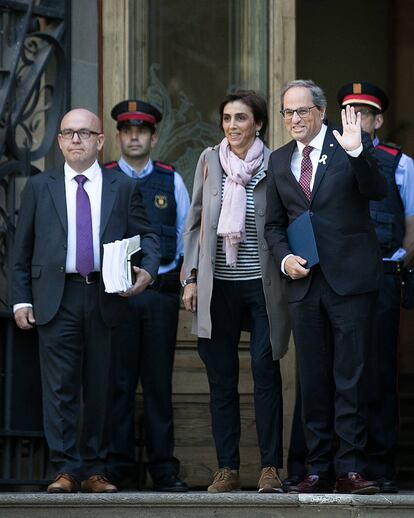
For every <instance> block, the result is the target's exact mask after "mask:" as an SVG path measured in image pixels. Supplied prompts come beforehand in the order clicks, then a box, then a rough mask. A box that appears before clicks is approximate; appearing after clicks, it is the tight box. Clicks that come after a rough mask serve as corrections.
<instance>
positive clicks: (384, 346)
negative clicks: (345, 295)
mask: <svg viewBox="0 0 414 518" xmlns="http://www.w3.org/2000/svg"><path fill="white" fill-rule="evenodd" d="M400 300H401V281H400V278H399V276H398V275H395V274H385V275H384V276H383V279H382V283H381V288H380V292H379V297H378V302H377V305H376V312H375V318H374V331H373V340H372V342H371V348H370V350H369V360H370V361H369V368H368V369H367V372H366V376H367V378H368V380H369V386H370V391H369V394H370V401H369V414H368V443H367V457H368V470H367V471H368V475H369V477H372V478H373V479H374V480H375V479H378V478H381V477H385V478H388V479H393V478H394V477H395V475H396V466H395V456H396V449H397V443H398V431H399V398H398V331H399V324H400Z"/></svg>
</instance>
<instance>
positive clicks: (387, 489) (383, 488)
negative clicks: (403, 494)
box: [377, 478, 398, 493]
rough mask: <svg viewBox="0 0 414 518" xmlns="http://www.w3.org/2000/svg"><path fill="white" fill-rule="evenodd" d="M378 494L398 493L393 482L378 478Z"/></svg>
mask: <svg viewBox="0 0 414 518" xmlns="http://www.w3.org/2000/svg"><path fill="white" fill-rule="evenodd" d="M377 484H378V486H379V488H380V493H398V486H397V484H396V483H395V482H394V481H393V480H389V479H388V478H380V479H378V480H377Z"/></svg>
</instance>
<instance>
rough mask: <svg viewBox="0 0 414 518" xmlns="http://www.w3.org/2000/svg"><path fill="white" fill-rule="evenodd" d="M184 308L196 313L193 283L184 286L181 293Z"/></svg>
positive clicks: (195, 296)
mask: <svg viewBox="0 0 414 518" xmlns="http://www.w3.org/2000/svg"><path fill="white" fill-rule="evenodd" d="M183 302H184V307H185V309H186V310H187V311H191V312H192V313H195V312H196V311H197V283H196V282H193V283H191V284H187V286H184V293H183Z"/></svg>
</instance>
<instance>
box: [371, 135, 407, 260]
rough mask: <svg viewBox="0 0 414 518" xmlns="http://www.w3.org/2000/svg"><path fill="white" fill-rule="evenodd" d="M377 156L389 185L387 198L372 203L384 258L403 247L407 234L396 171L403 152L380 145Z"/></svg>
mask: <svg viewBox="0 0 414 518" xmlns="http://www.w3.org/2000/svg"><path fill="white" fill-rule="evenodd" d="M375 154H376V157H377V159H378V161H379V164H380V168H381V171H382V173H383V174H384V175H385V177H386V179H387V183H388V192H387V196H386V197H385V198H384V199H383V200H381V201H372V200H371V201H370V212H371V218H372V220H373V222H374V225H375V230H376V232H377V236H378V240H379V242H380V246H381V253H382V256H383V257H391V256H392V254H393V253H394V252H395V251H396V250H398V248H400V247H401V246H402V242H403V238H404V232H405V215H404V207H403V204H402V201H401V197H400V194H399V191H398V187H397V184H396V183H395V171H396V169H397V166H398V162H399V161H400V158H401V151H400V150H399V149H397V148H395V147H393V146H391V145H389V144H383V143H380V144H378V145H377V146H376V147H375Z"/></svg>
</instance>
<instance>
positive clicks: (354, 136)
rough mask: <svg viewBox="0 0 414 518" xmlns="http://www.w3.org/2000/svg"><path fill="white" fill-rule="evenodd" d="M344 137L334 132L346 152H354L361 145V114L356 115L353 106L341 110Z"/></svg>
mask: <svg viewBox="0 0 414 518" xmlns="http://www.w3.org/2000/svg"><path fill="white" fill-rule="evenodd" d="M341 117H342V128H343V132H342V135H341V134H340V133H339V131H337V130H333V134H334V137H335V138H336V140H337V141H338V142H339V145H340V146H341V147H342V148H343V149H344V150H345V151H354V150H355V149H358V148H359V146H360V145H361V114H360V113H359V112H358V113H355V108H354V107H353V106H349V105H348V106H346V108H345V109H344V110H341Z"/></svg>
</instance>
